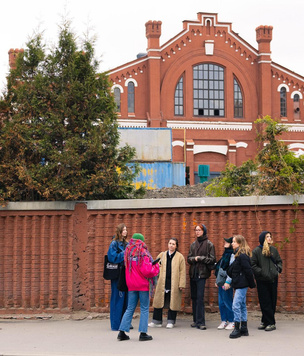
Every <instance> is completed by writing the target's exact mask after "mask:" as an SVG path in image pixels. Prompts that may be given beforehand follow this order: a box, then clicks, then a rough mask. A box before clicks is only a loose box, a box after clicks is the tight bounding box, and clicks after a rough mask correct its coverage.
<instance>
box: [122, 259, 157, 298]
mask: <svg viewBox="0 0 304 356" xmlns="http://www.w3.org/2000/svg"><path fill="white" fill-rule="evenodd" d="M131 263H132V266H131V270H130V269H129V267H126V282H127V286H128V289H129V291H140V292H146V291H149V278H153V277H155V276H157V275H158V273H159V265H158V263H156V264H155V265H152V262H151V261H150V258H149V257H148V256H145V257H144V259H143V261H142V263H141V265H137V259H136V258H135V257H134V258H133V260H132V262H131Z"/></svg>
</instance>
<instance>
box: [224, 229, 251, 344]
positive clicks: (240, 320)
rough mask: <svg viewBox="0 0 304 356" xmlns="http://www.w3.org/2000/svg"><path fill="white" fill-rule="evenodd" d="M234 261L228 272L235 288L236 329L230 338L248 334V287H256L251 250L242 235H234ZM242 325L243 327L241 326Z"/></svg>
mask: <svg viewBox="0 0 304 356" xmlns="http://www.w3.org/2000/svg"><path fill="white" fill-rule="evenodd" d="M232 247H233V249H234V254H235V255H234V256H235V260H234V262H233V263H232V264H231V265H230V266H229V268H228V270H227V273H228V276H229V277H231V287H232V288H234V290H235V292H234V298H233V303H232V310H233V315H234V330H233V331H232V333H231V334H230V335H229V337H230V339H236V338H239V337H241V336H248V335H249V332H248V327H247V306H246V294H247V290H248V287H249V288H254V287H255V282H254V276H253V271H252V268H251V264H250V257H251V250H250V247H249V246H248V244H247V241H246V240H245V237H244V236H242V235H236V236H233V239H232ZM240 326H241V328H240Z"/></svg>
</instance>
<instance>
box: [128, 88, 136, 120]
mask: <svg viewBox="0 0 304 356" xmlns="http://www.w3.org/2000/svg"><path fill="white" fill-rule="evenodd" d="M134 87H135V86H134V83H133V82H129V83H128V112H130V113H134V112H135V105H134V102H135V91H134Z"/></svg>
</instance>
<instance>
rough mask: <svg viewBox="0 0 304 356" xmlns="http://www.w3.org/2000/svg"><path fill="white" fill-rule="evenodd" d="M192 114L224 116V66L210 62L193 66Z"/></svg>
mask: <svg viewBox="0 0 304 356" xmlns="http://www.w3.org/2000/svg"><path fill="white" fill-rule="evenodd" d="M193 114H194V116H225V91H224V68H222V67H220V66H218V65H215V64H210V63H205V64H199V65H197V66H195V67H193Z"/></svg>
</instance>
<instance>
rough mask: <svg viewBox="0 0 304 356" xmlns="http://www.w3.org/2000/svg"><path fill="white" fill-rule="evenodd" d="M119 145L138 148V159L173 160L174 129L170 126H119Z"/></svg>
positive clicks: (149, 160) (136, 158)
mask: <svg viewBox="0 0 304 356" xmlns="http://www.w3.org/2000/svg"><path fill="white" fill-rule="evenodd" d="M119 133H120V143H119V146H120V147H122V146H125V145H126V144H127V143H128V144H129V145H130V146H132V147H135V148H136V157H135V160H136V161H145V162H147V161H148V162H151V161H152V162H155V161H172V144H171V143H172V130H171V129H168V128H119Z"/></svg>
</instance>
